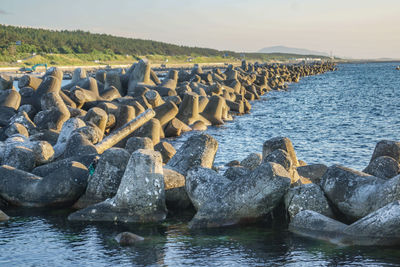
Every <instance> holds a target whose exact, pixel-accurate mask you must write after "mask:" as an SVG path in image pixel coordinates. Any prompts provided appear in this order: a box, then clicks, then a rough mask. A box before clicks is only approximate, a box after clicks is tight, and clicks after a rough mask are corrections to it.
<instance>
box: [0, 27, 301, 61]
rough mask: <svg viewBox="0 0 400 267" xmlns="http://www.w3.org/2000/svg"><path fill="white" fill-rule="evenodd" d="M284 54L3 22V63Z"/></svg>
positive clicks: (276, 57)
mask: <svg viewBox="0 0 400 267" xmlns="http://www.w3.org/2000/svg"><path fill="white" fill-rule="evenodd" d="M296 56H297V55H293V54H284V53H273V54H265V53H237V52H233V51H220V50H216V49H210V48H201V47H189V46H180V45H175V44H168V43H164V42H158V41H152V40H143V39H134V38H125V37H118V36H112V35H108V34H97V33H90V32H85V31H81V30H76V31H67V30H61V31H55V30H47V29H36V28H28V27H17V26H9V25H1V24H0V64H1V65H21V64H24V65H33V64H36V63H48V64H51V65H85V64H86V65H87V64H91V65H93V63H96V64H116V63H117V64H121V63H129V62H132V61H135V60H137V59H139V58H142V57H147V58H149V59H150V60H152V61H153V60H154V61H156V62H157V63H163V62H166V61H168V62H169V63H173V62H174V63H184V62H186V61H191V62H192V63H208V62H209V63H214V62H232V61H238V60H241V59H243V58H245V59H247V60H250V61H262V62H266V61H269V60H279V61H282V60H287V59H289V58H293V57H296Z"/></svg>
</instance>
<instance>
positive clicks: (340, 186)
mask: <svg viewBox="0 0 400 267" xmlns="http://www.w3.org/2000/svg"><path fill="white" fill-rule="evenodd" d="M399 185H400V175H398V176H395V177H393V178H391V179H389V180H385V179H381V178H378V177H375V176H371V175H368V174H366V173H363V172H357V171H354V170H351V169H349V168H345V167H342V166H338V165H334V166H332V167H329V168H328V170H327V172H326V173H325V175H324V177H323V178H322V181H321V188H322V190H323V191H324V192H325V195H326V196H327V198H328V199H329V200H330V201H331V202H332V203H333V204H334V205H335V206H336V207H337V208H338V209H339V211H340V212H342V213H343V214H344V215H346V216H347V217H348V219H350V220H357V219H360V218H362V217H364V216H366V215H368V214H369V213H371V212H373V211H376V210H377V209H380V208H382V207H383V206H385V205H387V204H389V203H391V202H393V201H395V200H400V186H399Z"/></svg>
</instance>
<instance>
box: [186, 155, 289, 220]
mask: <svg viewBox="0 0 400 267" xmlns="http://www.w3.org/2000/svg"><path fill="white" fill-rule="evenodd" d="M289 186H290V178H289V174H288V173H287V172H286V170H285V169H284V168H283V167H282V166H281V165H279V164H276V163H271V162H265V163H262V164H261V165H260V166H259V167H258V168H256V169H255V170H254V171H253V172H252V173H251V174H250V175H249V176H248V177H239V178H238V179H236V180H234V181H231V180H229V179H228V178H226V177H224V176H222V175H219V174H218V173H216V172H215V171H213V170H210V169H205V168H201V167H195V168H192V169H191V170H189V172H188V174H187V177H186V185H185V187H186V191H187V193H188V196H189V198H190V199H191V201H192V203H193V205H194V206H195V208H196V210H197V213H196V215H195V216H194V217H193V219H192V220H191V222H190V223H189V227H190V228H210V227H222V226H229V225H234V224H239V223H242V222H248V221H252V220H255V219H258V218H260V217H261V216H263V215H266V214H268V213H269V212H271V211H272V210H273V208H275V207H276V206H277V205H278V204H279V202H280V201H281V199H282V197H283V196H284V194H285V193H286V192H287V190H288V189H289Z"/></svg>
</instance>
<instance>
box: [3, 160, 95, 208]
mask: <svg viewBox="0 0 400 267" xmlns="http://www.w3.org/2000/svg"><path fill="white" fill-rule="evenodd" d="M87 177H88V170H87V168H86V167H85V166H84V165H82V164H81V163H78V162H74V161H71V162H67V163H66V164H65V165H64V166H62V167H60V168H59V169H57V170H55V171H53V172H51V173H49V174H47V175H46V176H44V177H40V176H37V175H34V174H31V173H28V172H25V171H21V170H17V169H15V168H13V167H10V166H7V165H3V166H1V167H0V196H1V197H2V198H4V199H5V200H6V201H7V202H9V203H10V204H12V205H15V206H23V207H49V206H64V207H65V206H69V205H72V204H73V203H74V202H75V201H76V200H77V199H78V198H79V197H80V196H81V195H82V194H83V192H84V191H85V188H86V185H87Z"/></svg>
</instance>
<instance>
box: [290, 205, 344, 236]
mask: <svg viewBox="0 0 400 267" xmlns="http://www.w3.org/2000/svg"><path fill="white" fill-rule="evenodd" d="M346 227H347V225H346V224H344V223H341V222H339V221H336V220H334V219H331V218H329V217H326V216H324V215H322V214H319V213H318V212H316V211H311V210H303V211H300V212H299V213H298V214H297V215H296V216H294V218H293V219H292V221H291V222H290V224H289V230H290V231H291V232H293V233H296V234H299V235H302V236H306V237H311V238H316V239H319V240H325V241H330V242H332V243H338V240H339V239H340V238H341V237H342V236H343V231H344V229H345V228H346Z"/></svg>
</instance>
